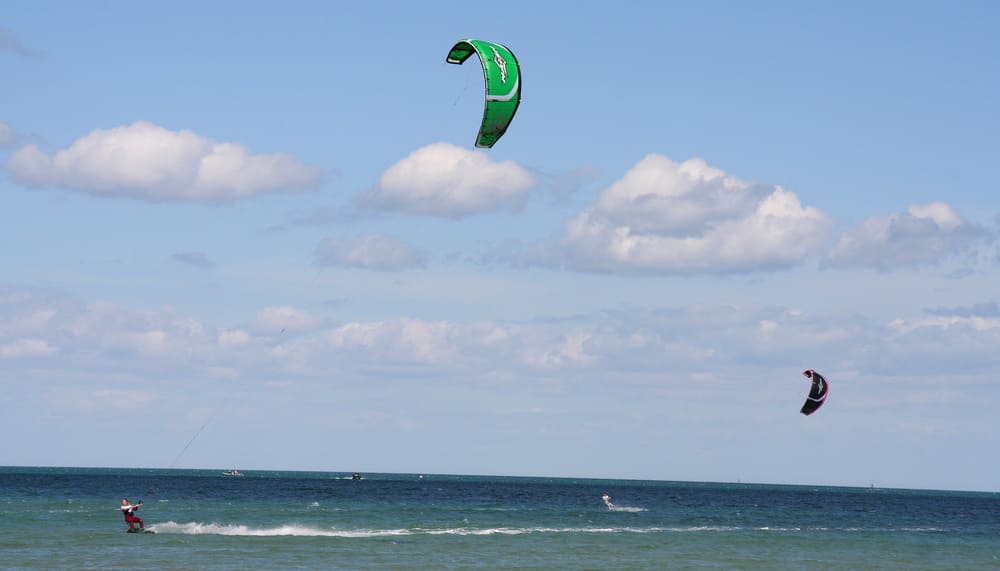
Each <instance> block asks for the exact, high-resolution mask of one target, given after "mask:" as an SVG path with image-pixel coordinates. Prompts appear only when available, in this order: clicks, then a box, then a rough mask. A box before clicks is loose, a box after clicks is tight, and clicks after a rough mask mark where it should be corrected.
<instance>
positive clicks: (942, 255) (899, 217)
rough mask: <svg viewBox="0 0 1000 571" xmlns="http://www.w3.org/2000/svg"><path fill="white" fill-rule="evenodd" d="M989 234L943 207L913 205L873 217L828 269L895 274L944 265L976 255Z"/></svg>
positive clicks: (833, 255) (837, 251)
mask: <svg viewBox="0 0 1000 571" xmlns="http://www.w3.org/2000/svg"><path fill="white" fill-rule="evenodd" d="M988 235H989V233H988V232H987V231H986V230H985V229H984V228H981V227H979V226H977V225H975V224H971V223H969V222H967V221H966V220H965V219H963V218H962V217H961V216H959V215H958V213H957V212H955V211H954V210H953V209H952V208H951V207H950V206H948V205H947V204H944V203H942V202H934V203H931V204H927V205H923V206H911V207H910V208H909V209H908V210H907V211H906V212H897V213H894V214H890V215H888V216H872V217H870V218H868V219H866V220H865V221H864V222H862V223H861V224H860V225H859V226H857V227H856V228H853V229H851V230H848V231H847V232H846V233H845V234H844V235H843V236H842V237H841V238H840V240H838V241H837V243H836V244H835V245H834V247H833V249H832V250H830V253H829V254H828V255H827V257H826V259H825V260H824V266H827V267H833V268H870V269H875V270H879V271H889V270H893V269H899V268H917V267H920V266H934V265H940V264H941V263H943V262H945V261H947V260H949V259H953V258H955V257H958V256H961V255H963V254H971V253H973V252H974V251H975V249H976V248H977V247H978V246H979V245H980V244H982V242H983V241H984V239H985V238H987V237H988Z"/></svg>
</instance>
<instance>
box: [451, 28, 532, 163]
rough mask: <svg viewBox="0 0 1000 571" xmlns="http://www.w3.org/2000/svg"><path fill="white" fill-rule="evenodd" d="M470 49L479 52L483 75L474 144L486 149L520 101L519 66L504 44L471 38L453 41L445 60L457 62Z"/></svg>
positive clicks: (508, 122)
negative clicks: (483, 104) (482, 99)
mask: <svg viewBox="0 0 1000 571" xmlns="http://www.w3.org/2000/svg"><path fill="white" fill-rule="evenodd" d="M473 53H475V54H478V55H479V61H481V62H482V64H483V75H484V76H485V78H486V107H485V109H484V110H483V124H482V125H481V126H480V127H479V135H478V136H477V137H476V146H477V147H484V148H487V149H488V148H490V147H492V146H493V145H494V144H496V142H497V141H498V140H499V139H500V137H502V136H503V134H504V132H506V131H507V126H508V125H510V122H511V120H513V119H514V113H516V112H517V106H518V105H519V104H520V103H521V67H520V66H519V65H518V64H517V58H516V57H514V54H513V53H512V52H511V51H510V50H509V49H507V47H506V46H503V45H501V44H497V43H493V42H487V41H483V40H472V39H465V40H461V41H459V42H458V43H457V44H455V45H454V46H453V47H452V48H451V51H449V52H448V63H454V64H458V65H461V64H462V63H464V62H465V60H467V59H469V56H471V55H472V54H473Z"/></svg>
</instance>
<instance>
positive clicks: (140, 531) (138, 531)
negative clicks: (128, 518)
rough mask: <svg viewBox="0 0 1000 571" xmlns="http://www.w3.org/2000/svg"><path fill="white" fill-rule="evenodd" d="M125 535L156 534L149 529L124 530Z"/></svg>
mask: <svg viewBox="0 0 1000 571" xmlns="http://www.w3.org/2000/svg"><path fill="white" fill-rule="evenodd" d="M125 533H156V532H155V531H153V530H151V529H126V530H125Z"/></svg>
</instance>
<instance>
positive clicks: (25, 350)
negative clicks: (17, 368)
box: [0, 339, 56, 359]
mask: <svg viewBox="0 0 1000 571" xmlns="http://www.w3.org/2000/svg"><path fill="white" fill-rule="evenodd" d="M55 352H56V348H55V347H53V346H52V345H50V344H49V342H48V341H46V340H44V339H16V340H14V341H12V342H10V343H5V344H0V359H19V358H30V357H45V356H47V355H51V354H53V353H55Z"/></svg>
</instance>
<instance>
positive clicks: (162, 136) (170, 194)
mask: <svg viewBox="0 0 1000 571" xmlns="http://www.w3.org/2000/svg"><path fill="white" fill-rule="evenodd" d="M6 166H7V170H8V171H9V172H10V173H11V175H12V176H13V179H14V180H15V181H16V182H18V183H20V184H23V185H25V186H28V187H32V188H43V187H61V188H67V189H70V190H76V191H79V192H85V193H88V194H93V195H97V196H109V197H129V198H135V199H139V200H149V201H182V202H199V203H229V202H233V201H236V200H240V199H244V198H249V197H252V196H256V195H260V194H265V193H274V192H299V191H304V190H310V189H315V188H317V187H318V185H319V183H320V181H321V178H322V172H321V171H320V169H319V168H316V167H312V166H309V165H306V164H304V163H302V162H301V161H299V160H298V159H296V158H295V157H293V156H291V155H287V154H281V153H278V154H270V155H254V154H251V152H250V150H249V149H248V148H247V147H245V146H243V145H240V144H236V143H219V142H216V141H213V140H211V139H208V138H206V137H203V136H201V135H198V134H197V133H193V132H191V131H188V130H182V131H170V130H167V129H164V128H163V127H159V126H157V125H153V124H151V123H147V122H145V121H139V122H136V123H133V124H131V125H126V126H122V127H116V128H114V129H108V130H104V129H96V130H94V131H92V132H90V133H89V134H87V135H85V136H83V137H81V138H80V139H77V140H76V141H75V142H74V143H73V144H72V145H70V146H69V147H67V148H65V149H62V150H60V151H58V152H56V153H54V154H52V155H49V154H46V153H44V152H43V151H41V150H40V149H39V148H38V147H37V146H35V145H28V146H26V147H23V148H22V149H20V150H18V151H17V152H15V153H14V154H13V155H12V156H11V157H10V158H9V159H8V160H7V165H6Z"/></svg>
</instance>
